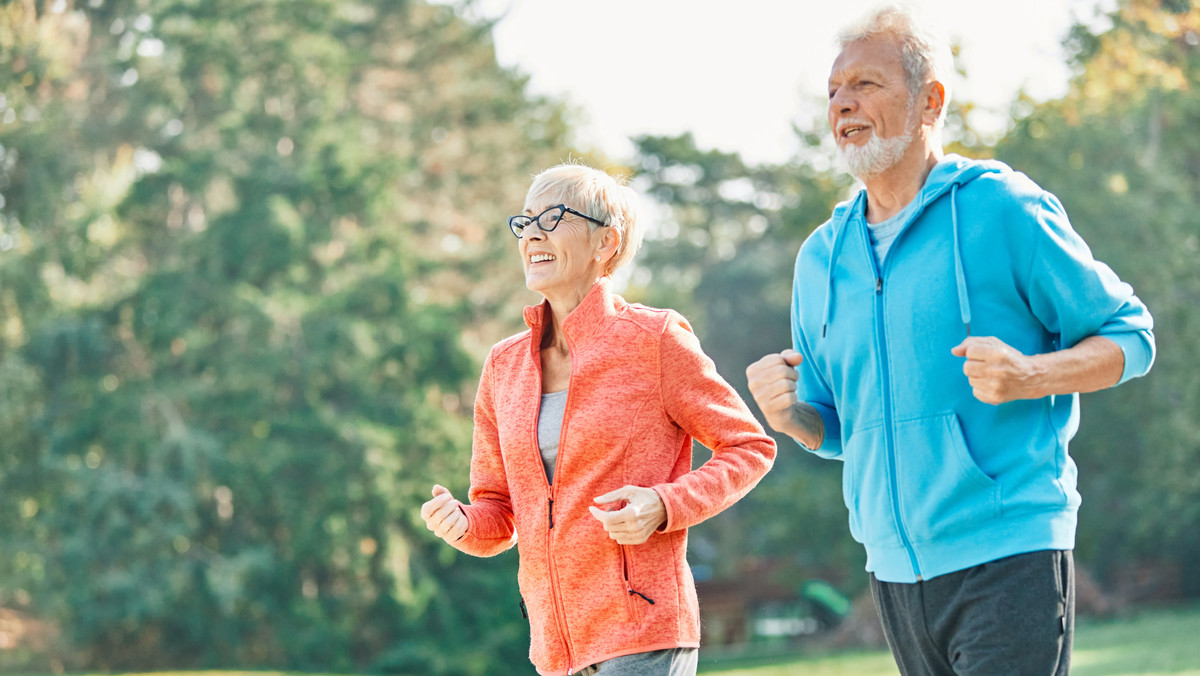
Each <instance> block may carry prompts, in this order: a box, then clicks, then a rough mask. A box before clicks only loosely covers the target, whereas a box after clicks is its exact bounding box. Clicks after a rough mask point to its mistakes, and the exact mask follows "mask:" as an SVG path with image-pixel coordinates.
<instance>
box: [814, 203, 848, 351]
mask: <svg viewBox="0 0 1200 676" xmlns="http://www.w3.org/2000/svg"><path fill="white" fill-rule="evenodd" d="M849 229H850V225H849V222H848V221H847V220H843V221H842V229H841V230H836V229H835V230H834V232H833V247H832V249H831V250H830V252H829V279H828V282H827V285H826V287H825V316H824V317H823V318H822V319H821V337H822V338H824V337H825V329H826V328H828V327H829V320H830V318H831V317H833V269H834V268H835V267H836V266H837V259H838V255H839V254H841V252H842V244H843V243H844V242H845V241H846V231H847V230H849Z"/></svg>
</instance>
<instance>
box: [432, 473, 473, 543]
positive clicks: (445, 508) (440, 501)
mask: <svg viewBox="0 0 1200 676" xmlns="http://www.w3.org/2000/svg"><path fill="white" fill-rule="evenodd" d="M421 518H422V519H425V527H426V528H428V529H429V530H431V531H433V534H434V535H436V536H438V537H440V538H441V539H443V540H445V541H446V542H449V543H451V544H453V543H455V542H458V541H459V540H460V539H462V536H464V535H466V534H467V515H466V514H464V513H463V511H462V503H461V502H459V501H458V500H455V499H454V496H453V495H451V494H450V491H449V489H447V488H445V487H444V486H438V485H436V484H435V485H434V487H433V499H432V500H430V501H429V502H426V503H425V504H423V505H421Z"/></svg>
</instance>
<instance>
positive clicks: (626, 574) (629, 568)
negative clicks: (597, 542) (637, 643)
mask: <svg viewBox="0 0 1200 676" xmlns="http://www.w3.org/2000/svg"><path fill="white" fill-rule="evenodd" d="M618 547H620V549H621V578H622V579H621V584H622V589H623V590H624V592H625V602H626V607H627V608H628V609H629V617H630V619H632V620H633V621H634V623H636V624H637V625H639V626H640V625H641V624H642V618H643V610H644V608H645V606H646V604H649V605H654V600H653V599H651V598H650V597H649V596H646V595H645V594H643V593H642V592H641V591H639V590H638V588H637V587H636V586H634V576H633V565H632V562H631V559H632V558H633V557H632V552H630V551H629V547H626V546H625V545H618Z"/></svg>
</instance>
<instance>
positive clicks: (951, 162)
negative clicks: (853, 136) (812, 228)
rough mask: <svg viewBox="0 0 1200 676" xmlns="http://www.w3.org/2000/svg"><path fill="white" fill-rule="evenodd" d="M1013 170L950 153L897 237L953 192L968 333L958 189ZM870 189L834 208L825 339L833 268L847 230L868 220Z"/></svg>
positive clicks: (960, 296) (962, 311) (952, 208)
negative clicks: (960, 241)
mask: <svg viewBox="0 0 1200 676" xmlns="http://www.w3.org/2000/svg"><path fill="white" fill-rule="evenodd" d="M1011 172H1012V169H1010V168H1009V167H1008V165H1006V164H1004V163H1003V162H997V161H995V160H972V159H969V158H966V157H963V156H962V155H955V154H950V155H946V156H944V157H943V158H942V159H941V160H940V161H938V163H937V164H936V165H934V167H933V169H932V170H930V172H929V176H928V177H926V178H925V185H924V186H923V187H922V188H921V190H920V192H918V193H917V195H916V197H914V198H913V201H914V202H916V208H915V209H913V211H912V213H911V214H910V215H909V219H908V222H907V223H905V224H904V225H903V226H901V232H900V234H899V235H897V236H896V237H897V239H899V238H901V237H903V234H904V229H906V228H907V227H908V225H909V224H910V223H912V222H913V221H915V220H917V219H918V218H920V217H921V214H922V213H923V212H924V211H925V208H926V207H927V206H928V205H930V204H932V203H933V202H934V201H936V200H937V199H939V198H941V197H942V196H943V195H946V194H947V193H949V194H950V214H951V218H950V223H951V230H952V231H953V239H954V276H955V281H956V282H957V285H958V308H959V313H960V315H961V317H962V322H963V324H964V325H965V326H966V329H967V334H968V335H970V333H971V303H970V299H969V298H968V297H967V278H966V272H965V270H964V269H963V263H962V251H961V249H960V247H959V225H958V205H957V203H956V198H957V196H958V195H957V193H958V188H959V187H960V186H963V185H966V184H967V183H970V182H971V181H973V180H975V179H976V178H978V177H979V176H982V175H983V174H990V173H1011ZM866 212H867V190H866V188H863V189H862V190H860V191H859V192H858V194H857V195H855V196H854V198H853V199H850V200H847V201H845V202H842V203H841V204H839V205H838V206H837V208H835V209H834V211H833V217H832V219H831V221H830V228H831V229H832V232H833V247H832V251H831V253H830V257H829V258H830V260H829V274H828V281H827V291H828V293H826V294H825V312H824V320H823V321H822V322H821V337H822V338H824V337H825V334H826V332H827V330H828V328H829V322H830V320H831V319H832V317H833V305H834V291H833V271H834V269H835V268H836V263H837V259H838V256H839V255H840V254H841V251H842V245H843V243H844V242H845V241H846V232H847V231H848V230H849V229H850V227H852V226H853V225H854V223H853V222H852V221H853V218H854V217H856V216H857V217H859V218H861V219H862V220H863V221H864V222H865V221H866Z"/></svg>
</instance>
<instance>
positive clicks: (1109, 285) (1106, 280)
mask: <svg viewBox="0 0 1200 676" xmlns="http://www.w3.org/2000/svg"><path fill="white" fill-rule="evenodd" d="M1037 214H1038V216H1037V225H1038V229H1037V233H1036V236H1037V238H1038V239H1037V241H1036V243H1035V247H1034V255H1033V257H1032V260H1031V261H1030V270H1029V277H1028V279H1029V280H1030V282H1029V304H1030V307H1031V308H1032V309H1033V312H1034V314H1035V315H1036V316H1037V317H1038V319H1039V320H1040V321H1041V322H1042V324H1043V325H1044V326H1045V327H1046V329H1047V330H1049V331H1051V332H1052V333H1055V334H1057V335H1058V336H1059V349H1064V348H1069V347H1072V346H1074V345H1076V344H1077V343H1079V341H1081V340H1083V339H1084V338H1087V337H1089V336H1103V337H1105V338H1108V339H1109V340H1112V341H1113V342H1114V343H1116V344H1117V346H1119V347H1120V348H1121V351H1122V352H1123V353H1124V355H1125V368H1124V371H1123V372H1122V374H1121V379H1120V381H1118V384H1119V383H1123V382H1125V381H1126V380H1129V379H1130V378H1136V377H1138V376H1142V375H1145V374H1146V372H1147V371H1149V370H1150V365H1151V364H1152V363H1153V362H1154V351H1155V344H1154V332H1153V328H1154V320H1153V318H1152V317H1151V316H1150V312H1149V310H1147V309H1146V306H1145V305H1144V304H1143V303H1142V301H1141V300H1139V299H1138V297H1137V296H1135V295H1134V293H1133V288H1132V287H1131V286H1130V285H1129V284H1126V283H1125V282H1122V281H1121V280H1120V278H1118V277H1117V274H1116V273H1115V272H1113V270H1112V269H1111V268H1110V267H1108V266H1107V265H1105V264H1104V263H1102V262H1100V261H1097V260H1096V259H1095V258H1093V257H1092V252H1091V250H1090V249H1089V248H1088V245H1087V243H1085V242H1084V241H1083V238H1082V237H1080V236H1079V234H1078V233H1076V232H1075V230H1074V229H1073V228H1072V227H1071V224H1070V221H1069V220H1068V219H1067V214H1066V211H1065V210H1064V209H1063V207H1062V204H1061V203H1059V201H1058V199H1057V198H1056V197H1055V196H1054V195H1051V194H1050V193H1043V196H1042V200H1041V204H1040V205H1039V208H1038V212H1037Z"/></svg>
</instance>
